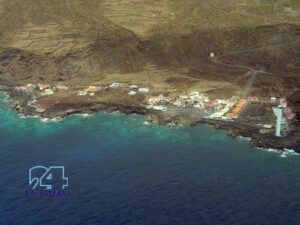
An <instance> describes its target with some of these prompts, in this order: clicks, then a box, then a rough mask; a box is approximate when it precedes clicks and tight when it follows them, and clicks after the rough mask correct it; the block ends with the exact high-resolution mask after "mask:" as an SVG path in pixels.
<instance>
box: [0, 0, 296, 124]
mask: <svg viewBox="0 0 300 225" xmlns="http://www.w3.org/2000/svg"><path fill="white" fill-rule="evenodd" d="M0 14H1V17H0V85H3V86H8V87H15V86H19V85H26V84H29V83H33V84H37V83H49V84H51V85H53V86H54V85H66V86H68V87H69V88H71V89H72V90H73V89H74V90H76V89H78V88H80V87H88V86H89V85H99V86H105V85H110V84H111V83H114V82H121V83H126V84H129V85H132V84H134V85H138V86H141V87H149V88H150V91H151V92H152V93H164V92H170V91H173V92H177V93H189V92H191V91H199V92H202V93H206V94H207V95H209V96H210V97H211V98H212V99H216V98H229V97H231V96H241V97H247V96H258V97H259V98H261V99H270V97H271V96H275V97H278V98H280V97H283V98H287V99H288V104H289V106H291V108H292V109H293V110H294V111H295V112H296V114H297V120H296V123H297V121H298V123H299V121H300V102H299V99H300V3H299V2H298V1H297V0H258V1H252V0H229V1H217V2H216V1H213V0H208V1H199V0H190V1H181V0H172V1H171V0H162V1H158V0H122V1H116V0H53V1H44V0H23V1H19V0H0ZM212 52H213V53H214V57H213V58H211V57H210V55H211V53H212ZM245 93H246V94H245ZM123 94H124V93H123ZM105 96H106V97H105ZM108 96H109V97H108ZM121 96H122V95H120V93H119V92H112V93H106V95H99V96H95V99H94V100H93V103H89V101H90V100H89V99H88V98H84V97H81V96H76V95H75V97H74V94H72V95H71V96H68V95H64V94H62V95H60V94H59V95H57V94H55V95H53V96H49V97H47V98H46V97H45V98H44V100H41V101H40V102H39V103H40V104H41V107H42V105H43V104H46V105H47V104H48V105H49V104H50V105H51V104H52V103H53V101H54V100H53V99H55V98H57V99H58V102H57V103H56V104H54V103H53V104H54V105H55V106H53V109H52V111H55V107H56V108H59V107H62V106H64V107H65V108H68V107H71V108H72V107H73V108H78V107H75V106H76V105H79V106H80V105H85V106H86V105H89V104H91V105H95V104H96V105H97V104H98V105H99V104H102V103H103V101H104V102H105V101H106V100H105V99H106V98H108V99H109V101H108V102H109V103H110V104H114V103H118V104H119V103H120V104H121V102H120V99H121V100H122V102H123V105H124V104H125V103H126V104H128V105H134V107H137V108H139V107H140V103H139V101H143V100H142V99H135V100H134V99H130V98H129V100H128V99H127V98H126V99H124V98H122V97H121ZM132 101H133V102H132ZM54 102H55V101H54ZM59 102H60V103H59ZM106 103H107V101H106ZM97 107H98V106H96V108H97ZM79 108H80V107H79ZM92 108H93V110H94V108H95V107H94V106H93V107H92ZM129 111H130V110H129ZM142 111H143V110H142Z"/></svg>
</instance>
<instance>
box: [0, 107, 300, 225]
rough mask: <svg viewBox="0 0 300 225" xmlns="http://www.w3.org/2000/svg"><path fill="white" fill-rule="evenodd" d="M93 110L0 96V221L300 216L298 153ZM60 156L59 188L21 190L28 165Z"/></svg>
mask: <svg viewBox="0 0 300 225" xmlns="http://www.w3.org/2000/svg"><path fill="white" fill-rule="evenodd" d="M144 121H145V118H144V117H142V116H135V115H131V116H125V115H122V114H119V113H111V114H108V113H97V114H95V115H93V116H90V117H85V118H83V117H82V116H72V117H69V118H66V119H64V120H63V121H60V122H57V123H42V122H41V121H40V120H39V119H36V118H20V117H19V116H18V115H17V114H16V113H15V112H14V111H12V110H9V109H8V108H7V107H6V104H5V103H4V102H3V101H0V124H1V126H0V140H1V142H0V160H1V165H0V195H1V201H0V224H1V225H6V224H9V225H12V224H18V225H19V224H25V225H31V224H56V225H58V224H116V225H120V224H132V225H138V224H141V225H147V224H148V225H154V224H178V225H189V224H197V225H199V224H200V225H201V224H231V225H232V224H251V225H253V224H272V225H274V224H299V223H300V222H299V221H300V202H299V198H300V193H299V190H300V179H299V174H300V157H299V156H297V155H290V156H288V157H285V158H283V157H281V156H282V155H281V154H279V153H274V152H268V151H263V150H258V149H252V148H250V147H249V144H248V142H246V141H242V140H233V139H230V138H228V137H226V135H225V133H223V132H220V131H215V130H213V129H211V128H208V127H205V126H198V127H180V128H176V127H171V128H168V127H163V126H158V125H150V126H145V125H144V124H143V123H144ZM36 165H44V166H51V165H63V166H65V169H66V176H67V177H68V178H69V187H68V189H67V190H68V197H67V198H63V199H58V198H56V199H55V198H53V199H51V198H50V199H49V198H28V197H26V196H25V195H24V192H25V190H27V189H29V187H28V170H29V169H30V168H31V167H33V166H36Z"/></svg>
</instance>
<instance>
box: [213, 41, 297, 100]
mask: <svg viewBox="0 0 300 225" xmlns="http://www.w3.org/2000/svg"><path fill="white" fill-rule="evenodd" d="M290 43H291V42H286V41H284V42H279V43H276V44H270V45H265V46H260V47H255V48H252V49H247V50H241V51H234V52H230V53H227V54H223V55H220V56H216V57H210V58H209V59H210V61H211V62H212V63H214V64H217V65H221V66H227V67H232V68H239V69H246V70H248V72H247V73H245V74H244V75H243V76H241V77H240V78H239V79H238V80H236V82H237V81H239V80H240V79H242V78H245V77H247V76H251V77H250V79H249V81H248V83H247V84H246V87H245V91H244V93H243V95H242V98H246V97H247V95H248V93H249V91H250V89H251V87H252V85H253V82H254V81H255V78H256V75H257V74H259V73H260V74H267V75H272V74H273V73H270V72H266V71H265V70H262V69H255V68H252V67H250V66H246V65H239V64H229V63H224V62H222V61H221V60H220V58H224V57H226V56H236V55H240V54H244V53H249V52H255V51H259V50H262V49H266V48H272V47H279V46H283V45H287V44H290Z"/></svg>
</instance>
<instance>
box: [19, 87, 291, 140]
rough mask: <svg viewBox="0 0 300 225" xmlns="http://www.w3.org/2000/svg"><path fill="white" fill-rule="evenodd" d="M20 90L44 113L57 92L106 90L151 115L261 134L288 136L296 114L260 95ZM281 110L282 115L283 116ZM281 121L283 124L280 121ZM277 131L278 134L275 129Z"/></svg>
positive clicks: (78, 91)
mask: <svg viewBox="0 0 300 225" xmlns="http://www.w3.org/2000/svg"><path fill="white" fill-rule="evenodd" d="M15 90H16V91H25V92H26V93H27V94H29V95H30V96H31V98H30V100H29V101H28V103H27V104H28V106H30V107H33V108H35V110H36V112H38V113H42V112H44V111H45V110H46V109H44V108H41V107H38V106H37V105H36V103H37V101H39V99H43V98H47V97H48V96H51V95H55V94H57V93H64V92H65V93H72V95H73V96H83V97H87V98H89V99H92V98H93V97H95V96H99V95H101V93H102V92H103V91H107V92H109V91H113V90H114V91H116V90H117V91H118V90H120V91H122V92H124V93H125V92H126V93H127V97H128V98H133V97H135V96H139V97H141V99H143V104H144V105H145V107H146V109H147V110H148V111H149V112H150V113H154V114H157V115H160V116H162V117H166V118H176V117H189V118H191V119H193V120H199V119H203V118H206V119H211V120H222V121H231V122H233V121H243V122H248V123H251V124H255V125H257V126H258V127H260V132H261V133H262V134H265V133H272V132H273V133H274V134H275V132H276V136H285V135H287V134H288V133H289V130H290V128H289V124H290V123H291V121H293V118H294V116H295V115H294V113H293V112H292V110H291V108H290V107H288V105H287V101H286V99H285V98H279V99H278V98H276V97H270V98H269V99H259V98H258V97H256V96H249V97H247V98H240V97H239V96H232V97H231V98H229V99H210V98H209V96H208V95H206V94H205V93H200V92H198V91H196V90H194V91H191V92H189V93H179V92H176V90H174V91H172V92H165V93H158V92H157V91H156V92H154V91H153V90H151V88H149V87H140V86H138V85H135V84H126V83H117V82H114V83H111V84H107V85H89V86H80V87H70V86H66V85H50V84H41V83H38V84H27V85H24V86H17V87H15ZM279 109H280V110H281V111H280V114H282V115H279V113H278V112H279ZM278 119H280V121H278ZM275 128H277V130H278V129H279V132H278V131H275V130H274V129H275Z"/></svg>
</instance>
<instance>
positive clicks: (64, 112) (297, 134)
mask: <svg viewBox="0 0 300 225" xmlns="http://www.w3.org/2000/svg"><path fill="white" fill-rule="evenodd" d="M2 92H3V93H4V96H6V97H5V99H6V102H7V104H8V107H10V108H11V109H14V110H16V111H17V112H18V114H19V115H20V116H21V117H28V116H29V117H33V118H40V120H41V122H44V123H49V122H59V121H61V120H63V119H64V118H66V117H68V116H75V115H84V116H83V117H87V116H91V115H93V114H94V113H96V112H107V113H112V112H120V113H123V114H125V115H129V114H136V115H142V116H146V117H148V118H147V119H146V122H147V123H149V124H151V123H157V124H159V125H163V126H165V125H175V126H180V125H181V124H185V125H189V126H197V125H198V124H203V125H207V126H210V127H212V128H214V129H216V130H223V131H225V132H226V135H227V136H229V137H231V138H235V139H237V138H243V139H246V140H247V141H249V144H250V146H251V147H253V148H263V149H275V150H277V151H280V152H288V149H293V151H295V152H296V153H300V128H298V127H297V128H296V129H295V130H293V131H292V132H291V133H290V134H289V135H288V136H286V137H275V136H273V135H269V134H261V133H260V132H259V128H257V127H256V126H254V125H251V124H249V123H243V122H239V121H224V120H217V119H208V118H203V119H198V120H195V119H192V118H165V117H164V114H163V112H157V111H154V110H151V109H147V108H146V107H142V106H134V105H126V104H122V105H121V104H116V103H110V104H105V103H102V104H99V103H98V104H95V105H86V106H84V107H79V108H71V107H66V108H63V109H60V110H58V111H56V112H54V111H53V112H42V113H38V112H36V111H32V110H30V109H29V108H30V107H29V106H27V107H26V105H25V106H24V105H23V106H20V105H18V103H17V102H16V100H15V99H13V98H10V95H9V94H8V93H6V92H5V91H2Z"/></svg>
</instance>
